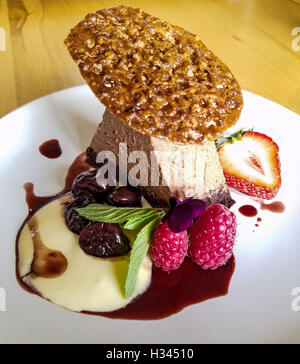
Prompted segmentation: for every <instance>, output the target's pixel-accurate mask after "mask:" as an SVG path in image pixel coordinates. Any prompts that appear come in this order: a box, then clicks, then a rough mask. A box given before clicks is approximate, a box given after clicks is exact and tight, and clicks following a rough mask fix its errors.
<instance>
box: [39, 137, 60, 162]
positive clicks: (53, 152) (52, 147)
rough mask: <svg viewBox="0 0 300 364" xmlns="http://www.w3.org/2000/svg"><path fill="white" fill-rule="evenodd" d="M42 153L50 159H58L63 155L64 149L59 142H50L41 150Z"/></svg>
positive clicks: (53, 140)
mask: <svg viewBox="0 0 300 364" xmlns="http://www.w3.org/2000/svg"><path fill="white" fill-rule="evenodd" d="M39 151H40V153H41V154H42V155H43V156H44V157H46V158H49V159H56V158H58V157H60V156H61V155H62V149H61V146H60V144H59V141H58V140H56V139H52V140H48V141H47V142H45V143H43V144H42V145H41V146H40V148H39Z"/></svg>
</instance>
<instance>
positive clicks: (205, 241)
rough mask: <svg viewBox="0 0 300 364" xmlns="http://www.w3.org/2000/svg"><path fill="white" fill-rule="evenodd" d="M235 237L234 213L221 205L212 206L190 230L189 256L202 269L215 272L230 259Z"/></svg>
mask: <svg viewBox="0 0 300 364" xmlns="http://www.w3.org/2000/svg"><path fill="white" fill-rule="evenodd" d="M235 236H236V217H235V215H234V213H233V212H231V211H229V210H228V209H227V208H226V207H225V206H223V205H220V204H216V205H212V206H210V207H208V208H207V210H206V211H205V212H204V213H203V214H202V215H201V216H200V217H199V218H198V219H197V220H196V222H195V223H194V225H193V226H192V228H191V231H190V244H191V245H190V249H189V255H190V257H191V258H192V260H193V261H194V262H195V263H197V264H199V265H200V267H201V268H202V269H205V270H207V269H210V270H215V269H217V268H219V267H221V266H222V265H225V264H226V263H227V262H228V260H229V259H230V258H231V256H232V253H233V246H234V239H235Z"/></svg>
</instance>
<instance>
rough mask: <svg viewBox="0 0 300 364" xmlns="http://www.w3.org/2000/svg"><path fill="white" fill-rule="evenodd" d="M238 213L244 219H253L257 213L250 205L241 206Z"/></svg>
mask: <svg viewBox="0 0 300 364" xmlns="http://www.w3.org/2000/svg"><path fill="white" fill-rule="evenodd" d="M239 212H240V213H241V214H242V215H244V216H246V217H254V216H256V215H257V213H258V211H257V209H256V208H255V207H254V206H252V205H244V206H241V207H240V208H239Z"/></svg>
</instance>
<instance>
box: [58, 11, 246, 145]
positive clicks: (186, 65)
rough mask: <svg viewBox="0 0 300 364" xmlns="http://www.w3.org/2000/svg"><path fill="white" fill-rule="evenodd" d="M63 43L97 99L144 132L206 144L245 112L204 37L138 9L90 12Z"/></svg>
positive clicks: (227, 73)
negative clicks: (201, 39)
mask: <svg viewBox="0 0 300 364" xmlns="http://www.w3.org/2000/svg"><path fill="white" fill-rule="evenodd" d="M65 43H66V45H67V47H68V49H69V52H70V54H71V56H72V57H73V59H74V60H75V61H76V62H77V64H78V66H79V69H80V71H81V74H82V76H83V78H84V79H85V80H86V82H87V83H88V85H89V86H90V87H91V89H92V90H93V92H94V93H95V95H96V96H97V97H98V99H99V100H100V101H101V102H102V103H103V104H104V105H105V106H106V108H107V109H108V110H109V111H110V112H111V113H112V114H113V115H115V116H116V117H118V118H119V119H120V120H122V121H123V122H124V123H126V124H127V125H129V126H130V127H131V128H133V129H135V130H137V131H139V132H142V133H144V134H147V135H150V136H155V137H160V138H167V139H168V140H170V141H172V142H177V143H203V142H206V141H211V140H214V139H215V138H216V137H218V136H219V135H220V134H222V133H223V131H224V130H226V129H227V128H229V127H231V126H232V125H234V124H235V123H236V121H237V120H238V118H239V116H240V113H241V110H242V107H243V99H242V94H241V89H240V86H239V84H238V82H237V81H236V79H235V78H234V76H233V75H232V73H231V72H230V70H229V69H228V67H227V66H226V65H225V64H224V63H223V62H221V61H220V60H219V59H218V58H217V57H216V56H215V55H214V54H213V53H212V52H211V51H210V50H208V49H207V48H206V47H205V45H204V44H203V43H202V42H201V41H200V39H199V37H198V36H196V35H194V34H192V33H189V32H187V31H185V30H184V29H182V28H179V27H177V26H173V25H170V24H168V23H167V22H163V21H161V20H160V19H157V18H155V17H153V16H151V15H149V14H146V13H145V12H143V11H142V10H140V9H132V8H129V7H125V6H118V7H114V8H108V9H102V10H100V11H98V12H96V13H94V14H89V15H87V16H86V18H85V19H84V20H83V21H82V22H80V23H79V24H78V25H77V26H76V27H75V28H73V29H72V30H71V32H70V34H69V36H68V38H67V39H66V41H65Z"/></svg>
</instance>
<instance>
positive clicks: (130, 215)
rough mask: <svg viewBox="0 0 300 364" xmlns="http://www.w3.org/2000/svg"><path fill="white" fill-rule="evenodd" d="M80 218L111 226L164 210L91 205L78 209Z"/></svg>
mask: <svg viewBox="0 0 300 364" xmlns="http://www.w3.org/2000/svg"><path fill="white" fill-rule="evenodd" d="M76 211H77V212H78V214H79V215H80V216H83V217H84V218H86V219H87V220H90V221H98V222H107V223H111V224H114V223H115V224H122V223H124V222H125V221H129V220H130V219H137V218H138V217H141V216H143V215H145V214H146V213H148V212H150V211H160V212H161V213H162V211H163V210H162V209H153V208H150V209H149V208H135V207H120V208H119V207H114V206H109V205H100V204H91V205H89V206H87V207H84V208H80V209H76Z"/></svg>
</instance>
